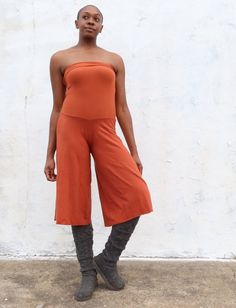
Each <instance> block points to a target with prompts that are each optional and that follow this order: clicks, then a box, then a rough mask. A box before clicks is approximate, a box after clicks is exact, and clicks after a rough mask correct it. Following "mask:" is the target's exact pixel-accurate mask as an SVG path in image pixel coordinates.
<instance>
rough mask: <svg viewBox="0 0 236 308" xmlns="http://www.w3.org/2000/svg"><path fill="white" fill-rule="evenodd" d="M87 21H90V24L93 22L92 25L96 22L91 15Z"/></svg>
mask: <svg viewBox="0 0 236 308" xmlns="http://www.w3.org/2000/svg"><path fill="white" fill-rule="evenodd" d="M87 22H88V24H90V25H91V24H92V25H94V22H93V19H92V17H90V18H89V19H87Z"/></svg>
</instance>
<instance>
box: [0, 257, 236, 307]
mask: <svg viewBox="0 0 236 308" xmlns="http://www.w3.org/2000/svg"><path fill="white" fill-rule="evenodd" d="M118 268H119V271H120V274H121V275H122V276H123V277H124V279H125V280H126V287H125V289H123V290H121V291H111V290H108V289H107V288H106V286H105V284H104V283H103V281H102V279H101V277H100V276H98V277H99V286H98V288H97V289H96V290H95V292H94V294H93V297H92V298H91V299H90V300H88V301H86V302H77V301H75V300H74V299H73V293H74V290H75V289H76V287H77V286H78V285H79V282H80V272H79V266H78V263H77V260H76V259H72V260H24V261H22V260H20V261H19V260H0V273H1V280H0V290H1V293H0V294H1V298H0V307H1V308H4V307H20V308H21V307H22V308H28V307H30V308H32V307H35V308H46V307H58V308H59V307H63V308H64V307H89V308H93V307H94V308H100V307H106V308H110V307H112V308H119V307H122V308H128V307H132V308H139V307H142V308H143V307H153V308H154V307H155V308H161V307H170V308H175V307H181V308H183V307H188V308H190V307H198V308H200V307H202V308H206V307H209V308H218V307H219V308H227V307H234V308H235V307H236V261H232V262H231V261H225V262H221V261H195V260H194V261H191V260H185V261H183V260H178V259H177V260H157V261H146V260H145V261H140V260H139V261H136V260H122V258H121V259H120V261H119V263H118Z"/></svg>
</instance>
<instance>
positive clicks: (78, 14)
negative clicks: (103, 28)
mask: <svg viewBox="0 0 236 308" xmlns="http://www.w3.org/2000/svg"><path fill="white" fill-rule="evenodd" d="M88 6H93V7H95V8H96V10H97V11H98V12H99V13H100V14H101V17H102V22H103V15H102V12H101V11H100V10H99V8H98V7H96V6H95V5H93V4H88V5H85V6H83V7H82V8H81V9H80V10H79V12H78V13H77V19H79V16H80V13H81V11H82V10H83V9H84V8H86V7H88Z"/></svg>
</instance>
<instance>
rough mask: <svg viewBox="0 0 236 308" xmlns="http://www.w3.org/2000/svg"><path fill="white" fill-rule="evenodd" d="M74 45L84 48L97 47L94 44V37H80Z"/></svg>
mask: <svg viewBox="0 0 236 308" xmlns="http://www.w3.org/2000/svg"><path fill="white" fill-rule="evenodd" d="M76 47H80V48H83V49H86V50H91V49H95V48H98V46H97V44H96V39H91V38H80V39H79V41H78V43H77V44H76Z"/></svg>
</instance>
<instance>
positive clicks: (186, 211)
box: [0, 0, 236, 258]
mask: <svg viewBox="0 0 236 308" xmlns="http://www.w3.org/2000/svg"><path fill="white" fill-rule="evenodd" d="M86 4H94V5H97V6H98V7H99V8H100V10H101V11H102V12H103V15H104V28H103V32H102V33H101V34H100V35H99V36H98V39H97V44H98V45H99V46H101V47H103V48H105V49H108V50H110V51H113V52H116V53H118V54H120V55H121V56H122V57H123V60H124V62H125V66H126V95H127V101H128V105H129V107H130V111H131V114H132V119H133V125H134V131H135V137H136V143H137V145H138V150H139V154H140V158H141V160H142V163H143V167H144V169H143V177H144V179H145V180H146V182H147V184H148V186H149V189H150V192H151V196H152V201H153V206H154V212H153V213H151V214H147V215H143V216H142V217H141V219H140V221H139V224H138V225H137V227H136V230H135V233H134V234H133V236H132V237H131V239H130V241H129V243H128V245H127V248H126V250H125V251H124V252H123V254H122V256H129V257H134V256H135V257H163V258H166V257H204V258H222V257H223V258H224V257H225V258H232V257H234V255H235V254H236V241H235V230H236V134H235V132H236V95H235V84H236V83H235V82H236V56H235V55H236V19H235V16H236V2H235V1H234V0H228V1H227V0H199V1H194V0H188V1H184V0H176V1H171V0H158V1H157V0H155V1H154V0H149V1H141V0H135V1H134V0H132V1H120V0H119V1H118V0H113V1H108V0H105V1H93V2H92V3H89V2H86V1H62V0H60V1H59V0H56V1H45V2H42V1H36V0H34V1H26V0H25V1H16V0H15V1H13V0H12V1H3V0H1V1H0V5H1V9H0V14H1V16H0V17H1V18H0V22H1V36H0V46H1V50H0V53H1V54H0V56H1V59H0V68H1V83H0V94H1V104H0V108H1V110H0V114H1V126H0V129H1V131H0V142H1V148H0V156H1V157H0V158H1V160H0V164H1V166H0V202H1V203H0V206H1V211H0V219H1V223H0V254H1V255H2V256H33V255H41V256H50V255H53V256H57V255H61V256H75V248H74V243H73V239H72V234H71V228H70V226H65V225H56V224H55V222H54V206H55V205H54V203H55V185H56V184H55V182H48V181H47V180H46V178H45V175H44V172H43V169H44V164H45V159H46V150H47V143H48V134H49V119H50V114H51V110H52V93H51V85H50V77H49V59H50V56H51V55H52V54H53V53H54V52H55V51H57V50H59V49H65V48H67V47H70V46H72V45H75V44H76V43H77V41H78V32H77V31H78V30H76V29H75V27H74V20H75V18H76V15H77V12H78V10H79V8H81V7H82V6H84V5H86ZM117 125H118V124H117ZM117 132H118V134H119V135H120V137H121V138H122V139H123V140H124V142H125V139H124V137H123V135H122V133H121V130H120V128H119V127H118V126H117ZM92 162H93V160H92ZM92 176H93V178H92V200H93V212H92V217H93V225H94V233H95V234H94V252H95V253H97V252H99V251H100V250H101V249H102V248H103V245H104V243H105V241H106V239H107V236H108V235H109V232H110V228H106V227H104V224H103V219H102V213H101V205H100V200H99V196H98V190H97V181H96V176H95V171H94V165H92Z"/></svg>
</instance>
